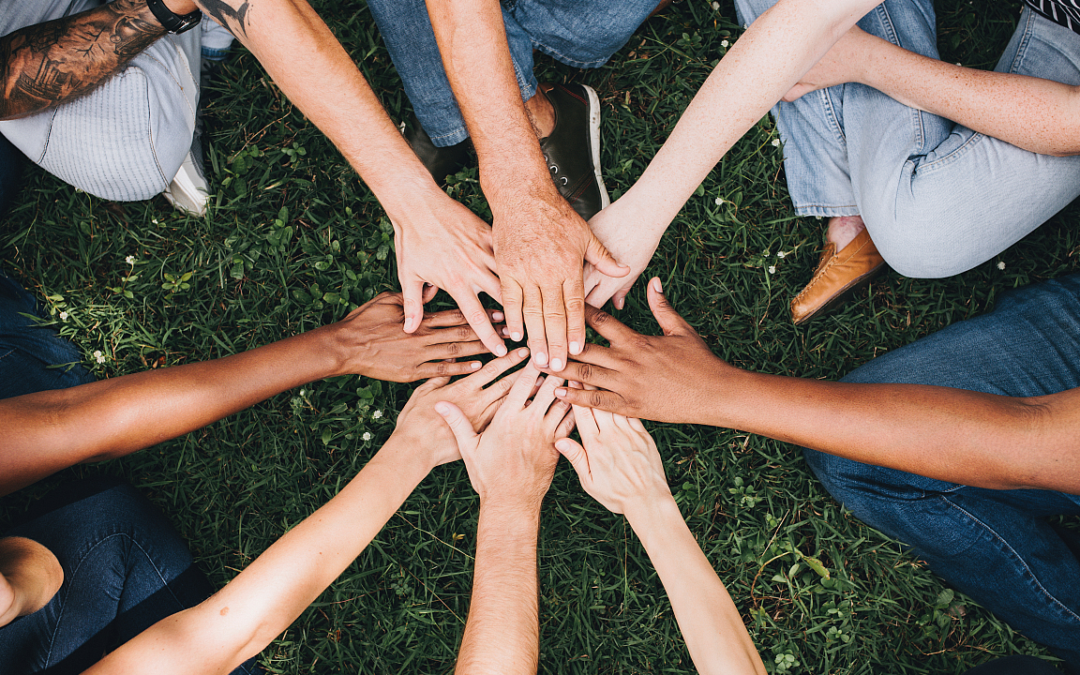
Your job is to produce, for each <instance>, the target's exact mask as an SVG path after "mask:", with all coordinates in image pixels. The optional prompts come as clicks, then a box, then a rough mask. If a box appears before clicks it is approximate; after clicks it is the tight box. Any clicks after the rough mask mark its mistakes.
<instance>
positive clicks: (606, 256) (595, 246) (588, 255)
mask: <svg viewBox="0 0 1080 675" xmlns="http://www.w3.org/2000/svg"><path fill="white" fill-rule="evenodd" d="M585 260H587V261H588V262H591V263H592V265H593V267H595V268H596V270H597V271H598V272H602V273H604V274H606V275H608V276H609V277H625V276H626V275H627V274H630V268H629V267H627V266H626V265H622V264H620V263H619V261H617V260H615V257H614V256H612V255H611V254H610V253H608V250H607V248H605V247H604V245H603V244H601V243H600V240H599V239H597V238H596V235H595V234H590V235H589V245H588V247H586V249H585Z"/></svg>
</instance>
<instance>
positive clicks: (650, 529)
mask: <svg viewBox="0 0 1080 675" xmlns="http://www.w3.org/2000/svg"><path fill="white" fill-rule="evenodd" d="M623 515H624V516H626V522H628V523H630V527H631V528H632V529H633V530H634V532H636V533H637V536H638V539H640V540H641V542H642V545H644V546H645V547H646V548H648V546H649V544H651V543H653V542H654V541H655V540H656V538H657V536H658V535H660V534H662V533H664V532H667V531H670V530H671V529H672V527H678V526H681V525H684V524H685V522H686V521H684V520H683V516H682V512H681V511H680V510H679V505H678V504H676V503H675V497H674V496H672V494H671V492H670V491H664V492H662V493H661V492H655V493H653V494H651V495H648V496H645V497H644V498H642V499H636V500H634V502H633V503H632V504H629V505H628V506H627V508H626V510H625V512H624V513H623Z"/></svg>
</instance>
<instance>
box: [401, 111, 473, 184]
mask: <svg viewBox="0 0 1080 675" xmlns="http://www.w3.org/2000/svg"><path fill="white" fill-rule="evenodd" d="M405 140H406V141H408V143H409V145H411V146H412V149H413V152H415V153H416V156H417V157H419V158H420V161H421V162H422V163H423V164H424V166H425V167H427V170H428V171H429V172H430V173H431V177H432V178H434V179H435V182H436V183H438V184H439V187H446V177H447V176H452V175H454V174H455V173H457V172H458V171H461V170H462V169H464V168H465V167H466V166H469V164H470V162H472V161H473V154H472V141H471V140H469V139H468V138H466V139H465V140H463V141H462V142H460V143H458V144H457V145H451V146H449V147H446V148H438V147H435V144H434V143H432V142H431V138H430V137H429V136H428V135H427V132H426V131H424V127H422V126H420V120H418V119H416V115H410V116H409V126H408V127H406V129H405Z"/></svg>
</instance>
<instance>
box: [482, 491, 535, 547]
mask: <svg viewBox="0 0 1080 675" xmlns="http://www.w3.org/2000/svg"><path fill="white" fill-rule="evenodd" d="M541 502H542V499H541V500H535V499H522V498H512V497H499V496H496V497H493V496H490V495H489V496H484V497H481V498H480V519H481V521H483V522H484V523H485V525H486V526H490V527H491V528H493V529H495V530H497V531H498V532H500V533H502V534H503V535H505V536H509V537H525V538H530V537H532V538H535V537H536V534H537V532H539V530H540V504H541Z"/></svg>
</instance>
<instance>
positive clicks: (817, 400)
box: [557, 278, 1080, 494]
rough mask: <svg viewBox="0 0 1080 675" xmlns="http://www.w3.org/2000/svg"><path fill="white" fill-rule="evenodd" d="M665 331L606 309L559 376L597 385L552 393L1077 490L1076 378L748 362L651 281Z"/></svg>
mask: <svg viewBox="0 0 1080 675" xmlns="http://www.w3.org/2000/svg"><path fill="white" fill-rule="evenodd" d="M648 294H649V305H650V306H651V307H652V310H653V314H654V315H655V316H656V319H657V322H658V323H659V324H660V327H661V328H662V329H663V331H664V335H663V336H657V337H653V336H646V335H641V334H639V333H637V332H635V331H633V330H632V329H630V328H627V327H626V326H624V325H622V324H621V323H619V322H618V321H616V320H615V319H614V318H612V317H611V316H610V315H607V314H604V313H602V312H599V311H594V312H592V313H591V314H590V315H589V317H588V320H589V324H590V325H591V326H592V327H593V328H595V329H596V330H597V331H598V332H599V333H600V334H601V335H602V336H603V337H605V338H606V339H607V340H608V341H609V342H610V344H611V346H610V347H608V348H604V347H598V346H596V345H589V347H588V348H587V349H586V350H585V351H584V352H583V353H582V354H581V355H580V356H579V357H578V359H579V361H580V363H572V364H571V365H570V366H569V367H568V368H567V369H566V370H565V371H564V373H563V374H564V376H565V377H567V378H568V379H570V380H576V381H579V382H584V383H587V384H589V385H592V386H595V387H600V388H601V390H596V391H582V390H577V389H560V390H559V391H558V392H557V394H558V395H559V396H560V397H561V398H563V399H564V400H568V401H570V402H572V403H575V404H578V405H586V406H590V407H596V408H602V409H605V410H611V411H614V412H618V413H620V414H624V415H633V416H636V417H642V418H646V419H653V420H658V421H665V422H684V423H692V424H707V425H710V426H717V427H729V428H733V429H741V430H744V431H749V432H751V433H756V434H761V435H763V436H768V437H770V438H776V439H778V440H781V441H786V442H789V443H795V444H798V445H803V446H806V447H809V448H813V449H814V450H820V451H822V452H827V453H829V454H833V455H838V456H840V457H846V458H848V459H853V460H856V461H859V462H864V463H867V464H874V465H877V466H884V467H889V468H893V469H899V470H902V471H907V472H910V473H916V474H919V475H922V476H928V477H930V478H936V479H939V480H946V481H951V482H954V483H963V484H965V485H972V486H976V487H985V488H992V489H1015V488H1041V489H1048V490H1060V491H1063V492H1069V493H1073V494H1080V462H1077V461H1076V458H1077V444H1076V439H1077V438H1078V437H1080V389H1072V390H1069V391H1065V392H1062V393H1059V394H1053V395H1050V396H1036V397H1032V398H1012V397H1008V396H997V395H994V394H983V393H980V392H973V391H966V390H962V389H950V388H946V387H932V386H923V385H913V384H854V383H843V382H823V381H819V380H806V379H800V378H793V377H779V376H776V375H763V374H760V373H751V372H748V371H745V370H740V369H738V368H734V367H732V366H730V365H728V364H727V363H724V362H723V361H722V360H720V359H719V358H717V357H716V356H714V355H713V354H712V352H710V351H709V348H708V347H707V346H706V345H705V342H704V341H703V340H702V339H701V338H700V337H698V335H697V334H696V333H695V332H694V330H693V328H691V327H690V325H689V324H687V323H686V321H685V320H683V318H682V317H680V316H679V315H678V314H677V313H676V312H675V310H674V309H672V307H671V305H670V304H668V302H667V300H665V299H664V296H663V295H662V293H661V288H660V280H659V279H655V278H654V279H653V280H652V281H651V282H649V290H648Z"/></svg>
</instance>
